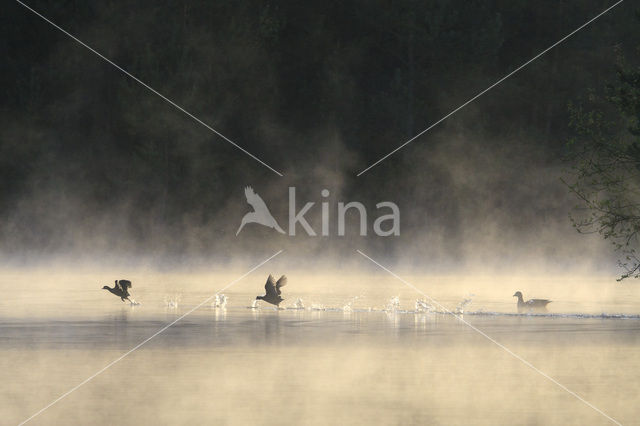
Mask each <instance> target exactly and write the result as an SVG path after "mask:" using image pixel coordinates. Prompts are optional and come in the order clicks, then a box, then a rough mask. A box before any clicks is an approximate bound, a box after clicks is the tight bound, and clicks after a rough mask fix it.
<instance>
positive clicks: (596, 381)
mask: <svg viewBox="0 0 640 426" xmlns="http://www.w3.org/2000/svg"><path fill="white" fill-rule="evenodd" d="M229 277H231V275H229ZM229 277H227V276H217V277H203V276H198V277H189V276H173V277H169V276H166V275H164V276H153V277H152V276H147V275H143V274H141V275H140V276H136V277H135V279H134V288H133V295H134V297H135V299H136V300H138V301H139V302H140V303H141V304H140V305H138V306H130V305H129V304H123V303H121V302H120V301H119V300H118V299H116V298H115V297H113V296H111V295H109V294H106V292H105V291H104V290H100V287H101V285H99V284H98V283H95V282H92V281H96V280H95V278H91V279H90V278H89V277H86V276H66V275H56V276H48V275H47V274H42V275H34V276H24V275H21V276H20V277H19V278H20V279H21V282H23V283H24V285H23V287H21V288H20V290H19V291H15V292H13V293H11V294H10V295H9V297H6V298H4V299H3V300H2V301H0V354H1V357H0V382H1V383H2V387H1V388H0V402H1V403H0V423H2V424H18V423H20V422H21V421H23V420H25V419H27V418H28V417H29V416H31V415H32V414H34V413H35V412H37V411H38V410H40V409H41V408H43V407H44V406H46V405H48V404H49V403H50V402H52V401H53V400H54V399H56V398H57V397H59V396H60V395H61V394H63V393H65V392H66V391H68V390H69V389H70V388H72V387H73V386H75V385H77V384H79V383H81V382H82V381H83V380H85V379H86V378H88V377H89V376H91V375H92V374H94V373H96V372H97V371H98V370H100V369H101V368H103V367H104V366H106V365H107V364H109V363H110V362H111V361H113V360H114V359H116V358H118V357H119V356H121V355H122V354H123V353H125V352H126V351H128V350H129V349H131V348H132V347H134V346H136V345H137V344H139V343H140V342H142V341H143V340H144V339H146V338H148V337H149V336H151V335H153V334H154V333H155V332H157V331H158V330H160V329H161V328H162V327H164V326H165V325H167V324H169V323H170V322H172V321H174V320H175V319H176V318H178V317H180V315H182V314H183V313H185V312H187V311H188V310H190V309H191V308H192V307H194V306H196V305H197V304H198V303H200V302H201V301H202V300H204V299H206V298H207V297H209V296H210V295H211V294H212V292H213V291H215V290H216V289H217V288H220V287H222V286H224V284H226V282H228V281H230V280H231V279H233V278H231V279H228V278H229ZM17 278H18V277H17V276H11V275H5V276H4V278H2V279H1V281H0V286H4V288H10V286H11V283H13V282H16V280H17ZM132 279H133V278H132ZM413 279H414V282H415V283H416V284H417V285H420V286H421V287H420V288H423V289H424V290H425V291H428V292H429V294H434V297H435V296H438V300H440V301H441V302H442V303H443V304H444V305H445V306H447V307H448V308H449V309H455V308H456V307H458V306H460V304H461V302H462V301H463V300H464V299H471V300H472V301H471V302H470V303H467V304H466V305H465V306H464V311H465V315H464V319H465V320H466V321H468V322H469V323H471V324H473V325H474V326H476V327H478V328H479V329H482V330H483V331H484V332H485V333H487V334H488V335H489V336H491V337H492V338H494V339H496V340H497V341H499V342H500V343H502V344H503V345H505V346H507V347H509V348H510V349H511V350H512V351H514V352H515V353H517V354H519V355H520V356H522V357H523V358H525V359H526V360H528V361H530V362H531V363H532V364H533V365H535V366H536V367H537V368H539V369H540V370H542V371H544V372H545V373H547V374H549V375H550V376H552V377H553V378H555V379H556V380H558V381H559V382H560V383H562V384H563V385H565V386H566V387H568V388H569V389H571V390H572V391H574V392H576V393H577V394H578V395H580V396H581V397H583V398H584V399H586V400H587V401H589V402H590V403H592V404H593V405H595V406H597V407H598V408H599V409H601V410H602V411H604V412H605V413H607V414H608V415H610V416H611V417H613V418H615V419H616V420H618V421H619V422H621V423H623V424H640V411H639V409H638V407H639V406H640V399H639V395H640V317H638V316H637V314H638V313H640V308H638V305H637V304H636V303H637V302H635V301H637V300H638V297H637V296H638V293H637V290H635V289H634V288H632V287H621V286H620V285H619V284H609V283H608V282H604V283H603V282H600V281H597V280H596V281H593V282H587V283H585V282H584V281H582V282H581V283H579V282H573V283H570V284H571V285H570V286H573V287H574V288H579V289H580V291H569V290H568V289H567V288H566V287H561V288H560V289H558V288H559V287H558V285H557V283H556V282H550V281H548V280H538V281H535V280H533V281H532V280H529V281H527V280H516V279H511V278H506V279H502V280H500V279H498V280H496V279H491V280H487V279H477V280H475V282H474V280H473V279H464V280H461V279H457V280H449V281H447V280H445V279H435V278H419V277H414V278H413ZM262 280H263V277H262V274H256V275H253V276H250V277H248V278H247V279H246V280H245V281H243V282H240V283H238V285H237V287H234V288H230V289H229V290H228V291H226V292H225V294H226V296H227V297H228V303H227V306H226V308H216V307H213V306H211V304H209V303H207V304H205V305H204V306H203V307H202V308H200V309H198V310H196V311H195V312H193V313H192V314H190V315H189V316H187V317H185V318H184V319H182V320H181V321H179V322H178V323H176V324H175V325H174V326H172V327H171V328H169V329H167V330H166V331H165V332H163V333H162V334H160V335H158V336H157V337H155V338H154V339H152V340H151V341H149V342H148V343H147V344H145V345H144V346H142V347H141V348H140V349H138V350H136V351H135V352H133V353H131V354H130V355H129V356H127V357H126V358H124V359H122V361H120V362H118V363H117V364H115V365H113V366H112V367H110V368H109V369H107V370H106V371H104V372H103V373H102V374H100V375H98V376H97V377H96V378H94V379H93V380H91V381H90V382H88V383H87V384H85V385H84V386H82V387H80V388H79V389H77V390H76V391H75V392H73V393H71V394H70V395H69V396H67V397H66V398H64V399H63V400H61V401H60V402H58V403H57V404H55V405H53V406H52V407H51V408H49V409H47V410H46V411H45V412H43V413H42V414H40V415H39V416H38V417H36V418H34V419H33V420H32V421H31V422H30V423H29V424H34V425H35V424H46V425H48V424H65V425H72V424H78V425H85V424H97V425H102V424H104V425H113V424H122V425H128V424H131V425H140V424H152V425H159V424H162V425H164V424H247V423H253V424H286V423H288V424H318V425H320V424H337V423H340V424H443V425H451V424H492V425H494V424H522V425H535V424H563V425H564V424H576V425H578V424H579V425H584V424H613V423H611V422H609V421H608V420H607V419H606V418H605V417H603V416H602V415H600V414H598V413H597V412H596V411H595V410H593V409H592V408H590V407H588V406H587V405H585V404H584V403H583V402H581V401H579V400H578V399H576V398H575V397H574V396H572V395H570V394H568V393H567V392H565V391H564V390H562V389H561V388H559V387H558V386H556V385H555V384H553V383H551V382H550V381H549V380H547V379H545V378H544V377H542V376H541V375H540V374H538V373H537V372H535V371H534V370H532V369H531V368H529V367H527V366H526V365H524V364H523V363H522V362H520V361H518V360H517V359H515V358H514V357H512V356H511V355H509V354H508V353H506V352H505V351H504V350H502V349H500V348H499V347H497V346H496V345H494V344H493V343H491V342H490V341H488V340H487V339H486V338H484V337H482V336H481V335H479V334H478V333H477V332H475V331H474V330H472V329H471V328H470V327H468V326H467V325H465V324H463V323H462V322H460V321H459V320H457V319H456V318H454V317H452V316H450V315H445V314H441V313H437V312H436V313H433V312H419V311H416V304H415V301H416V299H417V298H420V295H416V294H415V293H414V292H412V291H411V290H410V289H407V288H406V287H403V286H402V284H401V283H400V285H398V283H397V282H393V281H392V279H390V278H388V277H382V276H376V277H351V278H343V280H344V282H343V283H339V281H340V279H339V278H337V277H333V278H329V277H308V278H302V277H291V276H290V280H289V281H290V285H289V286H287V287H285V296H287V300H286V301H285V303H284V304H283V306H284V307H286V308H288V309H284V310H279V311H277V310H274V309H272V308H270V307H268V306H264V305H261V306H259V307H258V308H257V309H250V306H251V304H252V300H253V298H254V297H255V295H256V294H260V291H261V289H262V284H263V283H262ZM107 282H109V281H107V280H106V278H105V280H103V283H105V284H106V283H107ZM327 283H339V284H341V285H336V286H330V285H327ZM443 283H444V284H443ZM516 286H517V287H516ZM60 288H62V289H64V290H65V291H63V292H60V291H58V289H60ZM517 289H520V290H523V289H527V290H528V291H526V292H525V297H528V296H531V297H534V296H535V297H549V298H552V299H554V304H555V306H554V304H552V305H550V306H553V308H551V307H550V309H549V311H550V312H549V315H546V316H530V315H514V312H515V309H514V308H515V299H512V298H511V297H510V296H511V294H513V291H515V290H517ZM585 289H587V290H589V289H590V291H587V290H585ZM523 291H525V290H523ZM531 292H535V294H531V295H530V294H528V293H531ZM396 297H397V299H395V298H396ZM298 299H300V300H298ZM296 301H298V303H297V307H298V308H299V309H293V308H294V307H295V306H296V305H295V302H296ZM603 313H604V314H605V315H602V314H603ZM611 314H616V315H611ZM617 314H621V315H617Z"/></svg>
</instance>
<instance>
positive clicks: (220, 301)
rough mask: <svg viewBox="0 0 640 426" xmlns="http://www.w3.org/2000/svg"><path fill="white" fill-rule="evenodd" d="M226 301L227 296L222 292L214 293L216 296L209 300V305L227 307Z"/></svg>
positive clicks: (219, 307) (220, 307)
mask: <svg viewBox="0 0 640 426" xmlns="http://www.w3.org/2000/svg"><path fill="white" fill-rule="evenodd" d="M227 301H228V299H227V296H225V295H224V294H216V298H215V299H214V300H213V302H211V307H212V308H218V309H225V308H226V307H227ZM256 302H257V300H256Z"/></svg>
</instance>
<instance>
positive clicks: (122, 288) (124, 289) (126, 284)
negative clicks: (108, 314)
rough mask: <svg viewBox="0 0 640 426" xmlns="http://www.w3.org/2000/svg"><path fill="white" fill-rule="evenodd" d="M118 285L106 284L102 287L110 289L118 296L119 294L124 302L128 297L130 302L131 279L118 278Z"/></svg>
mask: <svg viewBox="0 0 640 426" xmlns="http://www.w3.org/2000/svg"><path fill="white" fill-rule="evenodd" d="M115 282H116V285H114V286H113V288H111V287H109V286H106V285H105V286H104V287H102V288H103V289H104V290H109V291H110V292H111V293H113V294H115V295H116V296H118V297H119V298H120V299H121V300H122V301H123V302H124V300H125V299H127V300H128V301H129V302H131V300H130V299H129V296H130V294H129V289H130V288H131V281H129V280H120V281H118V280H116V281H115Z"/></svg>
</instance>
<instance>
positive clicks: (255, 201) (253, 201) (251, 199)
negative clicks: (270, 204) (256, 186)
mask: <svg viewBox="0 0 640 426" xmlns="http://www.w3.org/2000/svg"><path fill="white" fill-rule="evenodd" d="M244 196H245V197H247V203H249V205H250V206H251V207H253V210H254V211H256V212H261V211H267V212H268V211H269V209H268V208H267V205H266V204H265V203H264V201H262V198H260V196H259V195H258V194H256V193H255V191H254V190H253V188H251V187H250V186H247V187H246V188H245V189H244Z"/></svg>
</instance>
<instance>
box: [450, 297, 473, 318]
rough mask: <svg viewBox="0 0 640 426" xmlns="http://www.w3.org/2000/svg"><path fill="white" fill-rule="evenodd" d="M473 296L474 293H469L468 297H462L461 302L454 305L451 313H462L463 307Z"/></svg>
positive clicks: (471, 300)
mask: <svg viewBox="0 0 640 426" xmlns="http://www.w3.org/2000/svg"><path fill="white" fill-rule="evenodd" d="M473 296H475V295H474V294H471V295H469V297H467V298H465V299H463V300H462V302H460V303H458V306H456V308H455V309H454V310H453V313H455V314H458V315H462V314H464V308H465V306H467V305H469V304H470V303H471V302H473V299H472V297H473Z"/></svg>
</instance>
